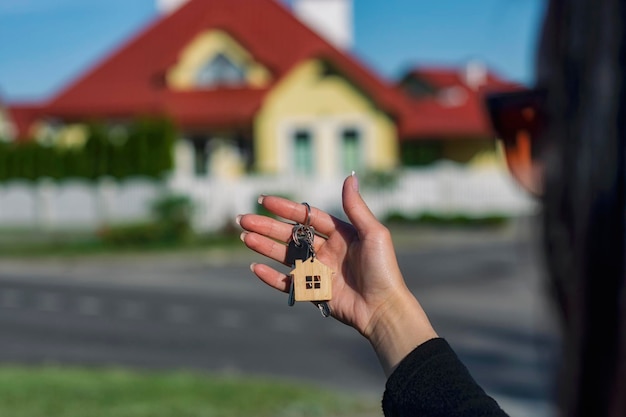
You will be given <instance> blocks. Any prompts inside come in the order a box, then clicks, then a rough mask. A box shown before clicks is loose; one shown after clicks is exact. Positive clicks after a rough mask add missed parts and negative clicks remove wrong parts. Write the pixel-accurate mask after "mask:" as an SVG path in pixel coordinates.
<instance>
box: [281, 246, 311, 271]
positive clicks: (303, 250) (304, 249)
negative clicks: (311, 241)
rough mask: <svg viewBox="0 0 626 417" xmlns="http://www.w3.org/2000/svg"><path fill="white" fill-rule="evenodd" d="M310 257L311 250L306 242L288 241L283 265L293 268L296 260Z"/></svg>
mask: <svg viewBox="0 0 626 417" xmlns="http://www.w3.org/2000/svg"><path fill="white" fill-rule="evenodd" d="M310 256H311V249H310V247H309V245H308V244H307V243H306V242H298V243H296V242H295V241H293V240H290V241H289V246H287V256H286V257H285V263H286V264H287V265H289V266H294V265H295V263H296V259H300V260H303V261H304V260H305V259H308V258H309V257H310Z"/></svg>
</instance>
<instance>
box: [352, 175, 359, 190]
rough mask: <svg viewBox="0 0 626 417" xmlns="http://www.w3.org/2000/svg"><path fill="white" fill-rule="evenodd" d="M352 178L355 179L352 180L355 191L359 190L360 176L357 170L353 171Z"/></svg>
mask: <svg viewBox="0 0 626 417" xmlns="http://www.w3.org/2000/svg"><path fill="white" fill-rule="evenodd" d="M351 175H352V178H354V181H353V182H352V189H353V190H354V191H359V178H358V177H357V176H356V172H354V171H352V174H351Z"/></svg>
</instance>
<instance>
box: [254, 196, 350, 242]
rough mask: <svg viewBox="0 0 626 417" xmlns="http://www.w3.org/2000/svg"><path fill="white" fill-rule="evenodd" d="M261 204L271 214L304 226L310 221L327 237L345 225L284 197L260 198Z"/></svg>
mask: <svg viewBox="0 0 626 417" xmlns="http://www.w3.org/2000/svg"><path fill="white" fill-rule="evenodd" d="M259 203H260V204H261V205H262V206H263V207H265V208H266V209H267V210H269V211H270V212H272V213H274V214H275V215H277V216H280V217H282V218H284V219H287V220H292V221H294V222H296V223H302V224H305V223H306V222H307V220H308V221H309V224H310V225H311V226H313V228H314V229H315V230H317V231H318V232H320V233H322V234H325V235H327V236H328V235H330V234H331V233H332V232H334V231H335V230H337V226H339V225H340V224H343V223H344V222H343V221H341V220H339V219H337V218H336V217H334V216H331V215H330V214H328V213H326V212H325V211H322V210H320V209H318V208H316V207H313V206H309V207H310V212H309V209H308V208H307V206H306V205H305V204H302V203H296V202H295V201H291V200H287V199H286V198H282V197H277V196H271V195H268V196H261V197H259Z"/></svg>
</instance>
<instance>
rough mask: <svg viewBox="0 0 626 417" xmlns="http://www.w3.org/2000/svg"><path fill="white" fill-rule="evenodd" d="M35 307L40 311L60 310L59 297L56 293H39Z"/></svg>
mask: <svg viewBox="0 0 626 417" xmlns="http://www.w3.org/2000/svg"><path fill="white" fill-rule="evenodd" d="M37 308H38V309H39V310H41V311H48V312H56V311H60V310H61V297H60V296H59V294H57V293H53V292H44V293H41V294H39V299H38V301H37Z"/></svg>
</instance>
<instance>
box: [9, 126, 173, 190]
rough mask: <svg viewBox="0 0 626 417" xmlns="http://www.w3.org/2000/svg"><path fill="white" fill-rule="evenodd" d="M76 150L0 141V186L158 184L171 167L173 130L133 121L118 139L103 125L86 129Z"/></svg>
mask: <svg viewBox="0 0 626 417" xmlns="http://www.w3.org/2000/svg"><path fill="white" fill-rule="evenodd" d="M87 131H88V134H87V140H86V142H85V143H84V145H83V146H81V147H68V148H62V147H58V146H50V145H46V144H42V143H39V142H37V141H35V140H30V141H24V142H2V141H0V182H6V181H11V180H28V181H36V180H38V179H40V178H46V177H47V178H53V179H57V180H65V179H90V180H97V179H99V178H102V177H113V178H116V179H119V180H123V179H127V178H131V177H148V178H154V179H159V178H161V177H162V176H163V175H164V174H166V173H167V172H169V171H171V170H172V168H173V166H174V158H173V144H174V140H175V138H176V130H175V128H174V126H173V124H172V123H170V122H169V121H168V120H165V119H155V118H143V119H138V120H135V121H133V122H132V123H130V124H129V125H127V126H125V127H124V128H122V133H121V134H119V133H118V134H114V131H113V129H111V128H110V127H109V126H107V125H105V124H104V123H100V122H92V123H89V124H88V125H87Z"/></svg>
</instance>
